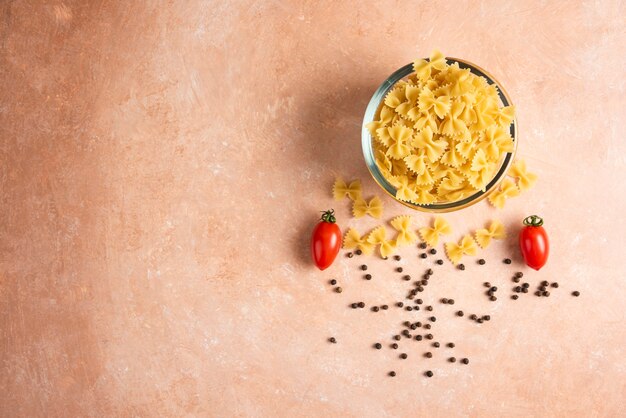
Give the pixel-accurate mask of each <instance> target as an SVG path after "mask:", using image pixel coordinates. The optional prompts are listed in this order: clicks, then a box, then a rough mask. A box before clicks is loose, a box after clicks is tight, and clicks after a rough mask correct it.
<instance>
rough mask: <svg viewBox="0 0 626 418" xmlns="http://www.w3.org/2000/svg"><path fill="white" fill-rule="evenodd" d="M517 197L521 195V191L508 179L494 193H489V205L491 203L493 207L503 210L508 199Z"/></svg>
mask: <svg viewBox="0 0 626 418" xmlns="http://www.w3.org/2000/svg"><path fill="white" fill-rule="evenodd" d="M517 195H519V189H518V188H517V186H516V185H515V182H514V181H513V180H511V179H508V178H507V179H504V181H503V182H502V184H500V187H499V188H498V190H494V191H493V192H491V193H489V196H488V197H487V199H488V200H489V203H491V204H492V205H493V206H495V207H497V208H498V209H502V208H503V207H504V204H505V202H506V201H507V199H510V198H512V197H515V196H517Z"/></svg>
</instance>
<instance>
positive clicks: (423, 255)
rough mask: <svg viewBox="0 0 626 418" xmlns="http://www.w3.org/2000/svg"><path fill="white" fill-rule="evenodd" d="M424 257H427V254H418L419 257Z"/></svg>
mask: <svg viewBox="0 0 626 418" xmlns="http://www.w3.org/2000/svg"><path fill="white" fill-rule="evenodd" d="M426 257H428V255H426V253H421V254H420V258H426Z"/></svg>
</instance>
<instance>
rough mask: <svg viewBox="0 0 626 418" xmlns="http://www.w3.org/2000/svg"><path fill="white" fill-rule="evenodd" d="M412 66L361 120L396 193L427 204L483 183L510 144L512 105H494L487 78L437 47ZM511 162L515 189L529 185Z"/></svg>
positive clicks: (462, 195)
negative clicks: (369, 118) (516, 181)
mask: <svg viewBox="0 0 626 418" xmlns="http://www.w3.org/2000/svg"><path fill="white" fill-rule="evenodd" d="M413 70H414V71H415V73H414V74H412V75H410V76H409V77H408V78H407V79H404V80H401V81H399V82H398V83H396V85H394V86H393V87H392V89H391V90H390V91H389V92H388V93H387V95H386V96H385V99H384V101H383V102H384V104H383V105H382V106H381V108H380V110H379V112H378V115H377V117H376V118H375V120H373V121H372V122H370V123H368V124H367V128H368V130H369V132H370V133H371V137H372V141H373V146H374V150H375V160H376V164H377V165H378V167H379V169H380V171H381V173H382V175H383V176H384V177H385V178H386V179H387V181H389V183H390V184H392V185H393V186H394V187H395V188H396V193H395V197H396V199H398V200H402V201H405V202H412V203H415V204H419V205H430V204H433V203H444V202H455V201H458V200H461V199H464V198H466V197H468V196H471V195H473V194H475V193H477V192H479V191H485V189H486V186H487V184H489V182H490V181H491V180H492V179H493V177H494V176H495V175H496V173H497V172H498V168H499V167H500V166H501V163H502V159H503V157H504V155H505V154H507V153H510V152H512V151H513V149H514V148H515V146H514V142H513V138H512V137H511V135H510V126H511V123H513V121H514V119H515V108H514V107H513V106H501V101H500V96H499V91H498V88H497V87H496V86H495V85H494V84H489V82H488V81H487V80H486V79H485V78H484V77H481V76H478V75H476V74H473V73H472V72H471V71H470V70H469V69H467V68H461V67H460V66H459V64H458V63H453V64H448V63H447V62H446V58H445V56H444V55H443V54H442V53H441V52H439V51H434V52H433V53H432V54H431V55H430V58H429V59H427V60H426V59H418V60H416V61H415V62H414V63H413ZM518 169H519V170H518V171H515V173H516V174H511V175H516V176H517V177H518V178H519V179H520V186H519V187H520V189H524V188H527V187H526V186H528V187H529V186H530V185H531V184H532V182H533V179H532V175H531V176H530V177H529V176H523V175H522V174H526V172H525V171H521V170H523V169H524V167H521V166H520V167H518ZM459 179H460V180H459ZM522 183H523V184H522Z"/></svg>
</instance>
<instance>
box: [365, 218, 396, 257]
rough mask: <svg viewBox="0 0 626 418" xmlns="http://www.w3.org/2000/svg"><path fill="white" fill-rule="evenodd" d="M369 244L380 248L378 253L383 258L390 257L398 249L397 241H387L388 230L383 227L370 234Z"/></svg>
mask: <svg viewBox="0 0 626 418" xmlns="http://www.w3.org/2000/svg"><path fill="white" fill-rule="evenodd" d="M367 242H369V243H370V244H372V245H378V246H379V247H378V251H379V252H380V256H381V257H382V258H386V257H388V256H390V255H391V254H393V252H394V251H395V249H396V243H395V241H393V240H388V239H387V229H386V228H385V227H384V226H383V225H381V226H379V227H377V228H376V229H374V230H373V231H372V232H370V234H369V235H368V236H367Z"/></svg>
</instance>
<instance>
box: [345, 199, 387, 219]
mask: <svg viewBox="0 0 626 418" xmlns="http://www.w3.org/2000/svg"><path fill="white" fill-rule="evenodd" d="M382 214H383V202H382V200H380V198H379V197H378V196H374V197H373V198H372V200H370V201H369V203H368V202H366V201H365V199H363V198H361V197H359V198H358V199H356V200H355V201H354V203H353V205H352V215H353V216H354V217H355V218H362V217H363V216H365V215H369V216H371V217H372V218H376V219H380V217H381V216H382Z"/></svg>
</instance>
